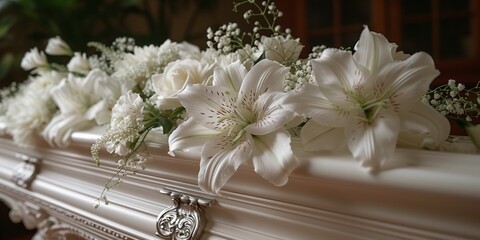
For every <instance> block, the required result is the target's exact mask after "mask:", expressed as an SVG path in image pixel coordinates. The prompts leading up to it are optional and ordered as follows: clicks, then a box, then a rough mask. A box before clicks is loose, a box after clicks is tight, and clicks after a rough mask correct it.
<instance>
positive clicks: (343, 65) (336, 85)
mask: <svg viewBox="0 0 480 240" xmlns="http://www.w3.org/2000/svg"><path fill="white" fill-rule="evenodd" d="M311 63H312V69H313V74H314V76H315V80H316V81H317V83H318V86H321V88H320V91H322V93H323V94H324V95H325V97H326V98H327V99H328V100H330V101H332V102H333V103H334V104H337V105H351V104H348V102H346V98H345V96H348V95H349V93H350V92H351V91H354V90H355V89H356V87H357V86H359V85H360V84H361V83H362V82H364V80H365V79H367V78H368V77H369V75H368V74H367V73H365V72H363V71H362V70H361V69H360V68H358V66H357V64H356V63H355V62H354V61H353V57H352V54H351V53H350V52H349V51H345V50H339V49H333V48H328V49H325V50H324V51H323V52H322V55H321V57H320V58H319V59H315V60H312V61H311ZM355 91H356V90H355ZM347 100H348V99H347Z"/></svg>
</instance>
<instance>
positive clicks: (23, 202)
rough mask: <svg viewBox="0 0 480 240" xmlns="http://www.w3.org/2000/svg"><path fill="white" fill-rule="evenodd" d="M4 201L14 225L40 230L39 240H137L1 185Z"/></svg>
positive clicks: (21, 191) (1, 195) (0, 194)
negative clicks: (18, 224)
mask: <svg viewBox="0 0 480 240" xmlns="http://www.w3.org/2000/svg"><path fill="white" fill-rule="evenodd" d="M2 193H3V194H2ZM0 199H1V200H3V201H4V202H5V203H6V204H7V206H9V207H10V209H11V211H10V213H9V216H10V219H11V221H12V222H15V223H19V222H23V224H24V225H25V227H26V228H27V229H35V228H37V229H38V232H37V235H36V237H37V238H34V239H35V240H40V239H74V240H75V239H92V240H93V239H123V240H131V239H136V238H135V237H134V236H130V235H127V234H124V233H121V232H119V231H117V230H115V229H112V228H110V227H107V226H105V225H102V224H101V223H99V222H96V221H95V220H91V219H89V218H86V217H83V216H81V215H78V214H76V213H73V212H70V211H68V210H66V209H64V208H62V207H59V206H57V205H54V204H52V203H50V202H48V201H45V200H42V199H39V198H36V197H34V196H31V195H30V194H29V192H28V191H26V190H23V189H14V188H11V187H7V186H5V185H3V184H0ZM60 219H61V220H60ZM92 230H93V231H92ZM62 234H63V235H62ZM61 236H67V237H61Z"/></svg>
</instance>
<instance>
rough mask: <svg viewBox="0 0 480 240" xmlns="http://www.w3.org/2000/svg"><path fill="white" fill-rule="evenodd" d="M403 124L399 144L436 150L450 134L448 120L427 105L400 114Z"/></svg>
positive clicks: (417, 105)
mask: <svg viewBox="0 0 480 240" xmlns="http://www.w3.org/2000/svg"><path fill="white" fill-rule="evenodd" d="M399 116H400V120H401V122H402V127H401V129H400V135H399V137H398V144H399V145H401V146H408V147H417V148H418V147H426V148H430V149H436V148H438V147H439V146H440V145H441V144H443V143H444V142H445V140H446V139H447V137H448V135H449V134H450V123H449V122H448V120H447V118H445V117H444V116H443V115H442V114H440V113H439V112H437V111H436V110H435V109H433V107H431V106H430V105H427V104H423V103H421V104H415V106H414V107H413V109H411V110H410V111H409V112H405V113H401V114H399Z"/></svg>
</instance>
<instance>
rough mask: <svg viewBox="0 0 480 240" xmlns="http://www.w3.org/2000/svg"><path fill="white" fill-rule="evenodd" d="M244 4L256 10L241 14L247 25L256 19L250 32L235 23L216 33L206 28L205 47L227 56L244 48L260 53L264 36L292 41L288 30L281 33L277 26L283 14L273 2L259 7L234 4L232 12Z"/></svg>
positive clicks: (248, 1) (248, 2)
mask: <svg viewBox="0 0 480 240" xmlns="http://www.w3.org/2000/svg"><path fill="white" fill-rule="evenodd" d="M244 4H252V5H254V9H256V10H257V11H254V10H252V9H249V10H247V11H246V12H245V13H244V14H243V18H244V19H245V20H246V21H247V23H250V20H251V19H253V18H258V20H257V21H255V22H254V23H253V25H254V27H253V29H252V32H248V33H245V32H242V31H241V30H240V28H239V26H238V24H237V23H228V24H224V25H222V26H221V27H220V28H219V29H218V30H216V31H213V30H212V29H211V28H208V30H207V38H208V41H207V46H208V47H209V48H211V49H215V50H217V51H218V53H219V54H229V53H232V52H235V51H237V50H239V49H243V48H246V47H253V48H254V49H255V50H257V51H258V49H260V51H261V50H262V42H263V41H262V37H264V36H267V35H268V36H271V37H276V36H283V37H284V38H285V39H286V40H290V39H292V35H291V31H290V29H286V30H285V31H282V28H281V26H280V25H278V24H277V20H278V18H280V17H282V16H283V13H282V12H281V11H280V10H278V9H277V7H276V5H275V3H274V2H273V1H271V0H268V1H263V2H262V3H261V4H260V5H259V4H258V3H257V2H256V1H252V0H246V1H242V2H235V3H234V8H233V11H235V12H237V11H238V8H239V7H240V6H242V5H244ZM254 60H256V59H254Z"/></svg>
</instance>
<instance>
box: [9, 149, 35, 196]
mask: <svg viewBox="0 0 480 240" xmlns="http://www.w3.org/2000/svg"><path fill="white" fill-rule="evenodd" d="M15 157H17V158H19V159H21V160H23V162H22V163H20V164H18V165H17V166H16V167H15V168H14V169H13V174H12V178H11V180H12V181H13V182H14V183H15V184H17V186H20V187H22V188H27V187H28V186H30V183H31V182H32V181H33V179H35V175H36V174H37V173H38V164H39V162H40V160H39V159H37V158H33V157H29V156H27V155H23V154H20V153H17V154H15Z"/></svg>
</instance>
